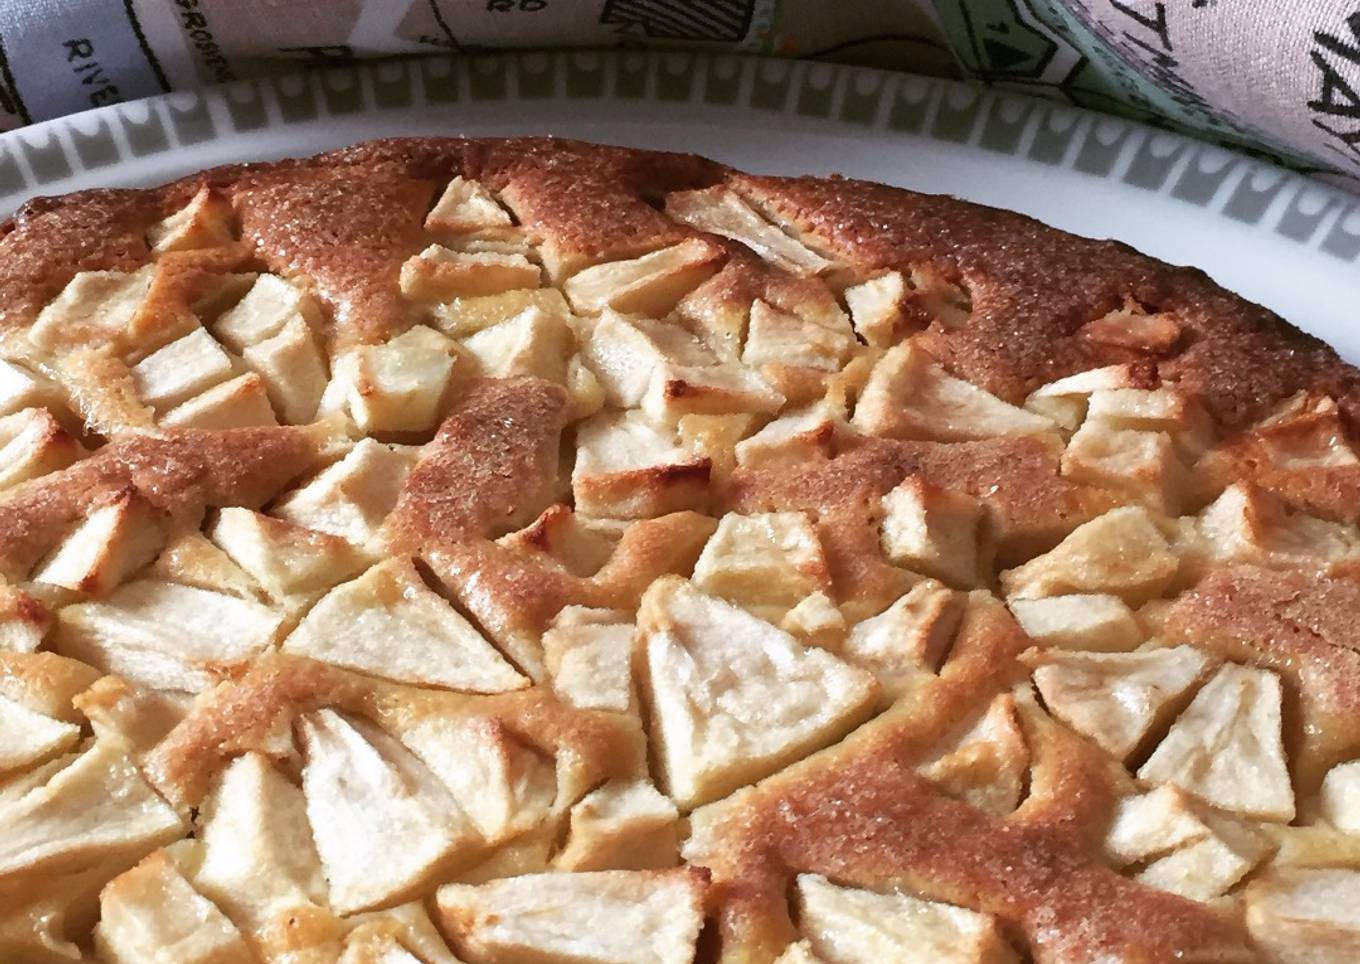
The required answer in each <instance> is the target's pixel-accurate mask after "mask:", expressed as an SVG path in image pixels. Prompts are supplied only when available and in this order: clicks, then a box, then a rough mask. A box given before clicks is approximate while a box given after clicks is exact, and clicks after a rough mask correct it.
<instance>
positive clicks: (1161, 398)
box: [1086, 386, 1215, 461]
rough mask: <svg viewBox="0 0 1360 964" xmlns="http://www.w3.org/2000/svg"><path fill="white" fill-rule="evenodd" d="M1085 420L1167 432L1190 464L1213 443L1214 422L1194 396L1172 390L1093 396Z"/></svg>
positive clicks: (1097, 393)
mask: <svg viewBox="0 0 1360 964" xmlns="http://www.w3.org/2000/svg"><path fill="white" fill-rule="evenodd" d="M1086 417H1087V418H1094V419H1100V420H1102V421H1105V422H1107V423H1109V424H1110V425H1112V426H1114V427H1115V428H1126V429H1138V430H1140V431H1144V432H1165V433H1167V434H1168V435H1170V436H1171V438H1172V440H1173V441H1174V442H1175V443H1176V448H1177V450H1178V451H1179V452H1180V453H1181V454H1182V455H1183V456H1184V457H1185V458H1186V459H1187V460H1190V461H1193V460H1195V459H1197V458H1199V456H1201V455H1203V454H1204V452H1205V450H1206V449H1208V448H1209V446H1210V445H1212V444H1213V441H1214V434H1215V433H1214V425H1213V420H1212V419H1211V418H1210V417H1209V413H1208V412H1206V411H1205V409H1204V406H1203V405H1201V404H1200V403H1199V401H1198V400H1196V398H1195V397H1194V396H1193V395H1190V394H1188V393H1186V392H1183V391H1181V390H1180V389H1177V388H1174V387H1170V386H1163V387H1161V388H1154V389H1145V388H1111V389H1101V390H1098V391H1095V392H1092V393H1091V399H1090V404H1089V407H1088V408H1087V413H1086Z"/></svg>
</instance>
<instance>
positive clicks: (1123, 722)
mask: <svg viewBox="0 0 1360 964" xmlns="http://www.w3.org/2000/svg"><path fill="white" fill-rule="evenodd" d="M1032 662H1034V663H1037V664H1038V665H1037V667H1036V668H1035V670H1034V684H1035V686H1037V687H1038V689H1039V693H1040V695H1042V696H1043V698H1044V703H1045V704H1046V705H1047V706H1048V709H1049V712H1051V713H1052V714H1053V715H1054V716H1056V717H1057V718H1058V719H1059V720H1061V721H1062V722H1064V723H1066V724H1067V725H1068V726H1070V727H1072V729H1074V730H1076V731H1077V732H1078V733H1081V734H1083V735H1084V736H1088V737H1090V738H1091V739H1092V740H1094V741H1095V742H1096V744H1097V745H1098V746H1100V747H1101V749H1103V750H1105V751H1106V752H1107V753H1110V754H1112V755H1113V756H1116V757H1119V758H1120V759H1121V760H1123V759H1127V758H1128V756H1129V755H1130V754H1131V753H1132V752H1133V751H1134V750H1135V749H1137V748H1138V746H1139V744H1141V743H1142V741H1143V738H1144V737H1146V736H1147V735H1148V733H1149V732H1150V731H1151V730H1152V729H1153V727H1155V726H1156V725H1157V724H1159V723H1160V722H1163V719H1164V715H1165V713H1166V712H1167V709H1168V707H1169V706H1170V705H1173V704H1174V702H1175V701H1176V700H1178V699H1179V698H1180V697H1181V696H1183V695H1184V694H1185V693H1186V692H1188V691H1189V689H1190V687H1192V686H1194V685H1195V683H1196V682H1198V681H1199V680H1200V679H1201V678H1202V676H1203V674H1204V671H1205V669H1206V667H1207V666H1208V658H1207V657H1206V656H1205V655H1204V654H1203V653H1201V652H1200V651H1199V650H1197V649H1195V648H1194V647H1193V646H1177V647H1175V648H1173V649H1148V650H1142V651H1140V652H1136V653H1097V652H1079V651H1068V650H1057V649H1050V650H1044V651H1042V652H1041V653H1038V654H1036V655H1034V657H1033V660H1032Z"/></svg>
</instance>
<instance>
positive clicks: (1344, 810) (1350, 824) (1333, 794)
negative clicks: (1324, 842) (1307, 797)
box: [1320, 760, 1360, 834]
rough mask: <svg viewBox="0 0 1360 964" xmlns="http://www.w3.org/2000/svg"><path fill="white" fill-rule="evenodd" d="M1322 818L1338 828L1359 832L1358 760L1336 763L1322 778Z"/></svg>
mask: <svg viewBox="0 0 1360 964" xmlns="http://www.w3.org/2000/svg"><path fill="white" fill-rule="evenodd" d="M1320 803H1321V809H1322V819H1323V820H1326V821H1327V822H1328V823H1330V824H1331V825H1332V826H1333V827H1336V828H1337V829H1338V830H1345V831H1347V832H1348V833H1355V834H1360V760H1351V761H1350V762H1348V763H1338V764H1337V765H1336V766H1334V767H1332V769H1331V770H1329V771H1328V772H1327V776H1326V777H1324V778H1323V780H1322V790H1321V797H1320Z"/></svg>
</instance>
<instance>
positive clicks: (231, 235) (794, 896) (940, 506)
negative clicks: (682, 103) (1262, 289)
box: [0, 140, 1360, 964]
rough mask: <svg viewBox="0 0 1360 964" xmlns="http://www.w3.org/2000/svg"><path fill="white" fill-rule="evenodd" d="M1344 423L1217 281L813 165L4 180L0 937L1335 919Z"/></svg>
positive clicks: (540, 947) (1350, 458)
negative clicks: (31, 186)
mask: <svg viewBox="0 0 1360 964" xmlns="http://www.w3.org/2000/svg"><path fill="white" fill-rule="evenodd" d="M1281 283H1287V281H1286V280H1285V279H1282V280H1281ZM1357 425H1360V372H1357V370H1356V369H1353V368H1351V367H1350V366H1348V365H1346V364H1344V363H1343V362H1342V361H1340V360H1339V359H1338V358H1337V356H1336V355H1335V354H1334V353H1333V352H1332V351H1331V350H1330V349H1329V348H1327V347H1326V346H1325V345H1323V344H1321V343H1320V342H1318V341H1316V340H1314V339H1313V338H1310V337H1308V336H1306V335H1303V334H1302V333H1300V332H1298V331H1296V330H1294V329H1292V328H1290V327H1289V326H1288V325H1286V324H1285V323H1284V322H1282V321H1281V320H1279V319H1278V318H1276V317H1274V316H1273V315H1271V314H1270V313H1268V312H1267V311H1265V310H1264V309H1261V308H1258V307H1255V306H1253V305H1251V304H1248V303H1246V302H1244V301H1242V300H1241V299H1239V298H1236V297H1234V296H1233V295H1230V294H1228V293H1226V292H1224V291H1222V290H1221V289H1219V288H1217V287H1215V286H1214V285H1213V284H1212V283H1211V282H1210V281H1209V280H1208V279H1207V278H1206V277H1205V276H1204V275H1203V274H1201V273H1199V272H1197V271H1193V270H1187V269H1181V268H1173V267H1169V266H1167V265H1164V264H1160V263H1158V262H1156V261H1153V260H1151V259H1149V258H1146V257H1143V256H1141V255H1139V254H1137V253H1135V252H1133V251H1131V250H1130V249H1128V248H1126V247H1123V246H1121V245H1118V244H1114V243H1110V242H1100V241H1089V240H1083V239H1079V238H1074V237H1072V236H1069V235H1066V234H1063V233H1061V232H1058V231H1055V230H1052V229H1049V228H1046V227H1043V226H1042V225H1039V224H1037V223H1035V222H1033V221H1031V220H1029V219H1026V218H1023V217H1020V216H1018V215H1014V214H1010V213H1006V212H1002V211H995V210H990V209H985V208H980V207H977V206H974V205H970V204H966V203H962V202H959V201H956V200H953V199H950V198H943V197H930V196H921V195H917V194H912V193H909V192H906V191H901V190H897V189H893V188H888V187H883V186H880V185H875V184H868V183H861V182H856V181H851V180H844V179H840V178H815V177H807V178H792V179H785V178H773V177H758V176H751V175H747V174H743V173H739V172H737V171H734V170H731V169H729V168H726V167H723V166H721V165H719V164H716V163H713V162H710V161H707V160H703V159H701V158H697V157H692V156H680V155H670V154H660V153H651V152H645V151H634V150H625V149H617V148H606V147H596V146H591V145H585V144H578V143H571V142H561V141H552V140H496V141H478V140H409V141H388V142H379V143H372V144H366V145H360V146H358V147H355V148H352V149H349V150H345V151H340V152H338V153H333V154H328V155H324V156H321V157H316V158H311V159H307V160H298V161H285V162H281V163H276V164H265V165H247V166H241V167H232V168H223V169H217V170H211V171H207V172H205V173H203V174H200V175H197V176H194V177H191V178H188V179H186V180H183V181H179V182H177V183H174V184H170V185H167V186H164V187H160V188H154V189H148V190H119V191H93V192H86V193H82V194H77V195H72V196H69V197H63V198H53V199H42V200H38V201H34V202H32V203H30V204H29V205H28V206H27V207H25V208H24V209H23V210H22V211H21V212H20V213H19V214H18V215H17V216H16V217H15V218H14V219H13V220H11V221H10V222H8V223H6V224H5V225H4V227H3V239H2V240H0V734H2V738H0V960H3V961H6V962H15V964H29V962H42V964H46V962H67V961H101V962H109V964H115V962H116V964H143V962H157V964H171V962H173V964H244V962H275V961H277V962H290V964H311V962H328V964H329V962H343V964H451V962H460V961H461V962H466V964H501V962H506V964H518V962H535V964H541V962H551V964H556V962H561V964H596V962H601V964H603V962H630V964H631V962H639V964H643V962H659V964H688V962H691V961H695V960H699V961H717V960H721V961H724V962H733V964H735V962H742V964H757V962H759V964H768V962H775V961H778V962H780V964H795V962H822V964H861V962H863V964H879V962H893V961H906V962H931V964H933V962H946V964H984V962H985V964H1000V962H1021V961H1036V962H1064V964H1067V962H1070V964H1088V962H1163V961H1181V962H1219V964H1229V962H1247V961H1267V962H1343V961H1346V962H1353V961H1356V960H1360V530H1357V519H1358V518H1360V455H1358V454H1357V447H1356V435H1355V427H1356V426H1357Z"/></svg>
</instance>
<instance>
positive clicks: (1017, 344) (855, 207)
mask: <svg viewBox="0 0 1360 964" xmlns="http://www.w3.org/2000/svg"><path fill="white" fill-rule="evenodd" d="M456 173H462V174H464V175H465V176H468V177H476V178H480V179H483V180H485V181H486V182H487V183H488V184H489V185H491V186H493V187H496V188H498V189H500V190H502V191H506V192H508V195H507V196H508V198H510V199H511V202H510V203H511V204H512V206H516V204H515V201H514V200H513V198H514V197H516V196H517V192H518V196H519V197H520V198H521V200H520V202H519V204H518V207H521V208H522V209H523V210H518V209H517V210H516V212H515V213H516V214H517V216H518V217H519V218H520V219H521V221H522V223H523V224H524V226H525V227H526V228H528V229H529V230H530V231H532V232H536V233H537V234H539V235H540V236H541V237H542V238H543V239H544V240H545V241H546V242H547V243H548V245H549V246H550V247H551V248H553V249H556V250H557V251H558V252H559V256H560V257H561V258H562V259H563V260H564V263H567V264H570V265H572V266H573V267H579V266H581V265H584V264H587V263H591V262H593V261H596V260H600V259H602V258H604V257H606V256H608V257H616V256H617V257H623V256H626V255H627V254H629V253H635V252H637V251H640V250H642V249H650V248H655V247H660V246H663V245H664V244H666V243H668V242H669V241H671V240H674V239H676V238H678V237H682V236H685V235H687V234H691V233H692V232H690V231H689V230H687V229H684V230H678V229H677V228H676V225H675V222H673V221H671V220H670V219H668V218H666V217H664V215H662V214H661V213H660V212H658V211H657V210H656V209H655V208H654V207H653V206H652V204H651V203H649V201H650V202H653V203H655V202H657V201H658V200H659V199H660V198H661V197H662V196H663V195H664V194H665V193H666V192H668V191H674V190H683V189H687V188H696V187H706V186H710V185H712V184H715V183H719V182H723V181H726V182H727V183H729V184H731V185H732V186H733V187H735V188H736V189H737V190H739V191H741V192H742V193H744V194H746V195H747V196H749V197H751V198H753V199H755V200H756V201H757V202H758V203H759V204H760V205H762V206H763V207H766V208H768V209H770V210H772V211H774V212H777V213H778V215H779V216H780V217H782V218H784V219H786V220H787V221H788V222H789V223H791V224H796V225H798V226H799V227H800V228H802V229H804V230H806V231H808V232H810V233H811V234H812V236H814V237H816V238H818V239H820V240H821V241H822V242H823V243H824V244H825V245H826V246H827V247H828V248H829V249H830V250H832V251H834V252H835V253H836V254H837V255H839V256H840V257H842V258H844V260H845V261H846V262H847V263H850V264H853V265H857V266H859V267H861V268H864V269H871V270H882V269H885V268H900V269H905V270H907V271H908V272H909V271H910V269H911V267H912V266H913V265H928V266H930V267H931V268H932V269H934V270H936V271H938V272H939V273H940V274H941V275H942V276H943V277H944V278H946V279H947V280H950V281H954V282H962V283H963V284H965V285H966V286H967V288H968V290H969V291H970V292H971V294H972V299H973V302H974V304H973V314H972V318H971V319H970V321H969V323H968V325H967V326H966V327H964V328H961V329H959V330H956V331H948V330H945V329H943V328H938V327H937V328H935V329H932V336H931V339H930V348H931V350H932V351H934V352H937V353H938V354H939V355H940V357H941V358H942V359H944V360H945V362H946V364H947V365H949V366H950V367H951V368H952V369H953V370H955V371H956V372H958V373H959V374H961V375H963V376H964V377H967V378H969V379H971V380H974V381H976V382H977V383H978V384H980V385H982V386H983V387H985V388H988V389H989V390H991V391H994V392H995V393H997V394H999V395H1001V396H1002V397H1004V398H1008V399H1012V400H1014V399H1018V398H1021V397H1023V396H1024V394H1026V393H1027V392H1028V391H1030V390H1032V389H1033V388H1035V387H1037V386H1038V385H1039V384H1041V383H1043V382H1047V381H1052V380H1054V379H1055V378H1058V377H1061V376H1062V375H1066V374H1070V373H1071V372H1074V371H1078V370H1082V369H1085V368H1093V367H1098V366H1100V365H1106V364H1113V363H1118V362H1124V361H1137V360H1143V359H1146V358H1147V355H1146V354H1145V353H1141V352H1136V351H1132V350H1129V349H1126V348H1121V347H1118V346H1115V345H1109V344H1101V343H1099V342H1094V341H1092V340H1090V339H1086V338H1082V337H1079V335H1078V332H1079V330H1080V329H1081V327H1082V326H1083V325H1085V324H1086V323H1088V322H1089V321H1091V320H1092V319H1094V318H1099V317H1101V316H1103V315H1105V314H1107V313H1109V312H1111V311H1113V310H1115V309H1116V308H1118V307H1120V306H1121V305H1123V304H1124V303H1125V301H1126V299H1129V298H1132V299H1134V300H1135V301H1137V302H1138V303H1140V304H1141V305H1143V306H1145V307H1146V308H1148V309H1149V310H1157V311H1174V312H1176V313H1177V314H1178V316H1179V317H1181V318H1182V320H1183V325H1184V327H1185V329H1186V334H1185V336H1184V337H1182V338H1181V339H1180V341H1178V342H1177V343H1176V345H1177V346H1183V351H1181V352H1180V353H1179V354H1174V353H1173V354H1167V355H1159V356H1158V357H1157V358H1156V359H1155V360H1156V363H1157V365H1158V369H1159V371H1160V372H1161V374H1162V375H1163V376H1164V377H1168V378H1173V379H1175V380H1177V381H1179V382H1180V383H1181V384H1182V385H1183V386H1185V387H1186V388H1188V389H1190V390H1192V391H1194V392H1196V393H1199V394H1201V395H1203V396H1204V399H1205V401H1206V403H1207V404H1208V405H1209V407H1210V409H1211V410H1212V411H1213V413H1214V414H1215V415H1216V416H1218V417H1219V418H1220V419H1222V420H1223V421H1224V422H1225V423H1226V424H1227V425H1229V426H1232V425H1241V424H1244V423H1245V422H1247V421H1249V420H1251V419H1252V418H1253V417H1256V416H1259V415H1260V414H1261V413H1262V412H1263V411H1264V410H1265V409H1267V408H1269V407H1270V406H1271V405H1272V404H1274V403H1275V402H1277V401H1279V400H1280V399H1282V398H1285V397H1287V396H1289V395H1292V394H1294V393H1295V392H1298V391H1302V390H1312V391H1316V392H1319V393H1322V394H1329V395H1332V396H1333V397H1335V398H1336V399H1337V401H1338V403H1339V404H1340V405H1341V407H1342V409H1343V411H1344V412H1345V413H1346V415H1347V417H1348V418H1349V419H1350V420H1351V422H1352V423H1355V422H1356V421H1357V420H1360V373H1357V372H1356V371H1355V369H1353V368H1352V367H1351V366H1349V365H1346V364H1345V363H1344V362H1342V361H1341V360H1340V359H1339V358H1337V356H1336V353H1335V352H1334V351H1333V350H1332V349H1331V348H1329V347H1328V346H1326V345H1325V344H1323V343H1322V342H1320V341H1318V340H1317V339H1315V338H1312V337H1310V336H1308V335H1305V334H1303V333H1302V332H1300V331H1298V330H1297V329H1295V328H1293V327H1291V326H1290V325H1288V324H1287V323H1285V322H1284V321H1282V320H1281V319H1279V318H1278V317H1277V316H1275V315H1273V314H1271V313H1270V312H1268V311H1266V310H1265V309H1263V308H1260V307H1259V306H1256V305H1252V304H1250V303H1249V302H1247V301H1245V300H1243V299H1241V298H1238V297H1236V296H1234V295H1231V294H1229V293H1227V292H1225V291H1223V290H1222V289H1220V288H1218V287H1217V286H1215V285H1214V284H1213V283H1212V282H1211V281H1210V280H1209V279H1208V278H1207V277H1206V276H1205V275H1204V274H1203V273H1202V272H1199V271H1196V270H1193V269H1188V268H1174V267H1170V266H1168V265H1165V264H1163V263H1161V262H1158V261H1156V260H1154V259H1152V258H1149V257H1146V256H1145V255H1142V254H1139V253H1137V252H1135V251H1133V250H1132V249H1130V248H1128V247H1126V246H1124V245H1121V244H1118V243H1115V242H1109V241H1081V242H1080V243H1074V242H1073V239H1072V236H1071V235H1069V234H1066V233H1065V232H1062V231H1058V230H1055V229H1053V228H1049V227H1047V226H1045V225H1042V224H1040V223H1039V222H1037V221H1034V220H1032V219H1030V218H1026V217H1024V216H1022V215H1018V214H1013V213H1010V212H1006V211H1000V210H995V209H991V208H985V207H980V206H978V205H975V204H970V203H967V202H964V201H959V200H956V199H954V198H949V197H942V196H933V195H923V194H915V193H912V192H910V191H904V190H901V189H898V188H892V187H886V186H883V185H878V184H871V183H867V182H863V181H855V180H850V179H844V178H812V177H804V178H771V177H754V176H751V175H744V174H739V173H737V172H733V171H730V170H728V169H726V168H723V167H722V166H720V165H717V164H714V163H713V162H711V161H706V160H704V159H702V158H696V157H693V156H690V155H675V154H658V153H650V152H645V151H633V150H625V149H620V148H605V147H595V146H592V145H586V144H580V143H575V142H570V141H554V140H546V139H523V140H501V141H465V140H456V139H436V138H431V139H424V140H392V141H378V142H373V143H370V144H364V145H359V146H357V147H353V148H348V149H346V150H342V151H337V152H333V153H331V154H322V155H319V156H317V157H314V158H307V159H304V160H296V161H283V162H278V163H276V164H261V165H246V166H236V167H225V168H219V169H215V170H212V171H207V172H204V173H203V174H201V175H196V176H193V177H191V178H187V179H185V180H184V181H180V182H176V183H174V184H170V185H167V186H165V187H161V188H149V189H146V190H140V191H91V192H81V193H77V194H72V195H67V196H65V197H60V198H44V199H40V200H37V201H33V202H30V204H28V205H26V206H25V207H24V208H23V209H22V210H21V211H20V212H19V213H18V214H17V215H16V216H15V217H14V218H13V219H11V221H9V222H6V225H5V226H4V228H3V234H4V237H3V238H2V239H0V329H5V328H13V327H17V326H20V325H23V324H25V323H26V322H27V321H29V320H31V318H32V316H33V314H34V313H35V312H36V310H37V308H38V307H40V306H41V304H42V303H43V302H44V301H46V300H47V299H49V298H51V297H52V296H53V295H55V294H56V293H57V292H58V291H59V290H60V289H61V287H62V286H63V285H64V284H65V283H66V282H67V281H68V280H69V279H70V278H71V276H72V275H73V274H74V273H75V272H76V271H78V270H94V269H116V268H130V267H134V266H136V265H138V264H143V263H145V261H146V260H147V256H148V255H147V248H146V244H145V240H144V233H145V230H146V228H147V227H148V226H149V225H150V224H152V223H154V222H155V221H156V220H157V219H159V218H161V217H164V216H165V215H166V214H168V213H169V212H170V211H172V210H174V209H175V208H176V207H177V206H178V205H180V204H183V203H184V201H186V200H187V198H188V197H191V196H192V194H193V192H194V191H195V190H196V189H197V188H198V186H200V185H202V184H205V183H206V184H210V185H213V186H216V187H217V188H218V189H220V190H223V191H226V192H227V193H228V194H231V195H233V197H234V198H235V203H236V204H237V205H238V207H239V213H240V217H241V219H242V225H243V227H244V228H245V229H246V233H247V236H248V237H251V238H253V239H254V240H255V244H256V249H257V253H259V254H260V256H261V257H262V258H265V259H267V260H268V262H269V263H270V264H271V265H272V266H273V267H275V268H277V269H279V270H281V271H283V273H284V274H285V275H289V276H297V275H299V274H301V275H309V276H311V277H312V278H313V280H314V281H315V282H316V283H317V285H318V287H319V291H320V293H321V294H322V296H323V298H324V300H325V301H326V303H327V305H328V308H329V309H330V312H331V314H332V316H333V317H334V319H335V320H336V323H337V326H338V328H337V333H338V335H339V340H340V341H341V342H344V341H346V340H356V341H372V340H378V339H380V338H382V337H390V336H391V335H393V334H396V333H398V332H399V331H400V330H402V329H403V328H404V327H406V325H407V324H409V320H408V319H407V318H406V317H405V316H404V314H403V313H402V310H401V309H400V307H399V306H398V302H397V301H396V300H395V287H394V285H395V279H394V276H393V275H392V274H391V272H390V271H389V272H387V273H386V274H384V275H383V276H382V277H381V278H379V277H378V270H379V267H380V266H381V265H390V263H391V262H392V260H393V259H394V258H396V257H397V253H398V252H406V251H407V249H408V248H409V247H410V245H411V243H412V237H413V235H412V233H411V232H413V231H414V230H415V229H416V228H418V226H419V225H418V220H417V219H416V217H415V215H416V214H417V213H419V212H418V209H419V207H420V206H421V204H428V203H429V201H430V199H431V196H432V193H433V182H434V180H435V179H438V178H440V177H443V176H447V175H449V174H456ZM356 199H358V200H359V201H366V202H369V203H357V201H356ZM256 206H258V212H255V211H253V210H252V209H253V208H255V207H256ZM332 207H333V208H334V210H332ZM356 212H361V213H360V214H359V215H358V216H357V217H356ZM318 238H320V239H329V240H328V243H327V244H326V245H322V244H320V243H319V242H318V241H317V240H316V239H318Z"/></svg>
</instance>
